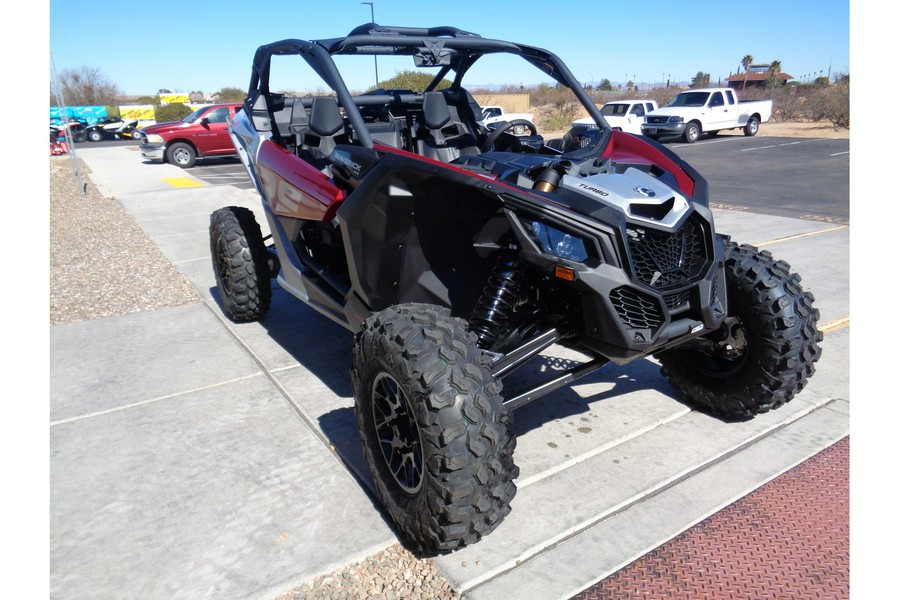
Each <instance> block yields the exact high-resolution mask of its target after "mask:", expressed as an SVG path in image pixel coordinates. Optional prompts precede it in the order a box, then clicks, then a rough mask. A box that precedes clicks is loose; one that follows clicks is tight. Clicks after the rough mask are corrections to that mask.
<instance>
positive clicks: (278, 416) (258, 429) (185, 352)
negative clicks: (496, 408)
mask: <svg viewBox="0 0 900 600" xmlns="http://www.w3.org/2000/svg"><path fill="white" fill-rule="evenodd" d="M136 150H137V149H136V147H135V148H132V147H124V146H123V147H117V148H86V149H80V150H79V157H80V158H81V159H83V160H84V161H85V163H86V164H87V165H88V166H89V168H90V169H91V175H90V178H91V180H92V181H93V182H94V183H95V184H96V185H97V187H98V188H100V190H101V191H102V192H103V193H105V194H107V195H109V196H114V197H115V198H117V199H118V200H119V202H120V203H121V204H122V205H123V206H124V207H125V209H126V210H127V211H128V212H129V213H130V214H131V215H132V216H133V217H134V218H135V220H136V221H137V222H138V224H139V225H140V226H141V227H142V228H143V229H144V230H145V231H146V232H147V234H148V235H149V236H150V237H151V239H153V240H154V242H155V243H156V244H157V245H158V246H159V247H160V249H161V250H162V252H163V253H164V254H165V255H166V256H167V257H168V258H169V259H170V260H171V261H172V262H173V263H174V264H175V265H176V266H177V267H178V268H179V269H180V270H181V271H182V272H183V273H184V274H185V276H186V277H187V278H188V280H189V281H190V282H191V283H192V284H193V286H194V287H195V288H196V289H197V291H198V292H199V294H200V295H201V297H202V299H203V302H202V303H197V304H194V305H188V306H182V307H178V308H170V309H163V310H156V311H150V312H144V313H137V314H132V315H127V316H123V317H113V318H106V319H97V320H93V321H85V322H80V323H75V324H71V325H59V326H54V327H51V331H50V336H51V356H50V358H51V386H50V392H51V399H50V400H51V405H50V413H51V424H50V441H51V448H50V450H51V462H50V493H51V496H50V501H51V515H50V517H51V520H50V559H51V573H50V591H51V597H53V598H110V597H129V596H135V597H142V598H204V597H219V598H272V597H274V596H275V595H276V594H277V593H278V592H281V591H285V590H287V589H289V588H290V587H291V586H293V585H296V584H298V583H300V582H302V581H304V580H306V579H309V578H311V577H313V576H314V575H317V574H321V573H324V572H328V571H330V570H332V569H333V568H336V567H340V566H343V565H346V564H349V563H352V562H355V561H357V560H360V559H362V558H363V557H365V556H368V555H370V554H372V553H374V552H376V551H378V550H381V549H383V548H386V547H387V546H389V545H390V544H392V543H394V542H395V541H396V538H395V537H394V535H393V533H392V531H391V529H390V526H389V525H388V524H387V523H386V521H385V518H384V517H383V516H382V514H381V511H380V509H379V508H378V507H377V506H376V505H375V504H374V503H373V501H372V499H371V498H372V497H371V495H370V493H369V491H368V489H367V487H368V486H370V478H369V475H368V472H367V470H366V468H365V465H364V463H363V460H362V455H361V450H360V448H359V441H358V436H357V433H356V425H355V419H354V417H353V412H352V406H353V400H352V394H351V390H350V383H349V375H348V373H349V365H350V351H351V346H352V336H351V335H350V334H349V333H348V332H347V331H346V330H344V329H343V328H341V327H339V326H337V325H335V324H333V323H332V322H331V321H329V320H327V319H326V318H324V317H321V316H319V315H318V314H317V313H315V312H313V311H312V310H310V309H308V308H307V307H306V306H304V305H303V304H302V303H301V302H299V301H297V300H296V299H294V298H293V297H290V296H289V295H288V294H287V293H285V292H283V291H281V290H278V289H277V288H276V289H275V291H274V297H273V303H272V309H271V311H270V313H269V315H268V316H267V317H266V318H265V319H263V320H262V321H261V322H259V323H250V324H242V325H236V324H234V323H231V322H230V321H228V320H227V319H225V318H224V317H223V316H222V314H221V311H220V309H219V307H218V304H217V303H216V301H215V300H214V287H215V282H214V277H213V272H212V269H211V262H210V257H209V247H208V244H209V242H208V224H209V214H210V213H211V212H212V211H213V210H215V209H217V208H220V207H222V206H226V205H241V206H246V207H248V208H250V209H253V210H254V211H256V212H257V214H259V210H260V207H259V199H258V197H257V195H256V194H255V193H252V192H246V191H241V190H238V189H236V188H233V187H229V186H201V187H195V188H175V187H173V186H172V185H170V184H169V183H166V182H165V181H164V180H166V179H169V178H184V177H186V176H187V177H189V176H190V171H182V170H181V169H178V168H176V167H172V166H169V165H151V164H144V163H143V162H142V161H141V159H140V156H139V153H137V151H136ZM716 218H717V226H718V229H719V230H720V231H722V232H724V233H729V234H731V235H732V236H733V237H734V239H735V240H736V241H739V242H748V243H754V244H757V245H764V247H767V248H769V249H771V250H772V252H773V253H774V254H775V255H776V256H777V257H778V258H782V259H784V260H786V261H787V262H789V263H791V265H792V266H793V268H794V269H795V270H796V271H797V272H799V273H801V274H802V275H803V278H804V284H805V285H806V286H807V288H808V289H810V290H811V291H812V292H813V293H814V294H815V296H816V299H817V303H816V304H817V307H818V308H819V310H820V311H821V314H822V318H821V324H827V323H829V322H833V321H838V320H840V319H843V318H846V317H848V316H849V289H848V288H849V229H848V228H835V227H833V226H831V225H829V224H827V223H819V222H813V221H806V220H796V219H785V218H779V217H768V216H761V215H755V214H748V213H735V212H729V211H718V212H717V213H716ZM259 220H260V222H261V224H262V225H263V228H264V230H265V223H264V220H263V219H259ZM801 234H806V237H802V236H801ZM796 236H801V237H796ZM812 247H815V252H812V251H810V248H812ZM580 359H581V357H580V356H578V355H577V354H575V353H572V352H570V351H567V350H565V349H562V348H558V347H553V348H551V349H550V350H549V351H547V352H545V353H544V355H543V356H542V357H540V358H539V359H538V361H539V364H538V366H539V368H540V370H541V371H543V372H544V376H546V372H547V371H553V370H556V369H560V368H565V366H566V365H567V364H569V363H570V362H571V361H573V360H580ZM848 364H849V331H848V330H847V329H841V330H838V331H836V332H834V333H829V334H828V335H826V338H825V342H824V344H823V356H822V360H821V361H820V363H819V364H818V369H817V373H816V375H815V376H814V377H813V378H812V380H811V381H810V384H809V385H808V387H807V389H805V390H804V391H803V393H802V394H800V395H799V396H798V397H797V398H796V399H795V400H794V401H793V402H791V403H790V404H789V405H787V406H785V407H784V408H782V409H780V410H777V411H774V412H772V413H768V414H766V415H762V416H760V417H759V418H757V419H754V420H752V421H750V422H748V423H739V424H729V423H722V422H721V421H718V420H716V419H712V418H710V417H707V416H705V415H702V414H699V413H697V412H694V411H691V410H690V409H689V408H688V407H686V406H685V405H683V404H681V403H680V402H679V401H678V400H677V399H676V395H675V392H674V390H673V389H672V388H670V387H669V386H668V384H667V382H666V381H665V379H663V378H662V377H661V376H660V375H659V372H658V366H657V365H656V364H655V363H653V362H652V361H650V360H643V361H638V362H636V363H632V364H630V365H627V366H624V367H618V366H609V367H606V368H604V369H602V370H601V371H599V372H598V373H596V374H594V375H593V376H590V377H587V378H585V379H584V380H581V381H579V382H578V383H576V385H574V386H573V387H571V388H567V389H563V390H560V391H558V392H556V393H554V394H553V395H551V396H549V397H548V398H545V399H543V400H542V401H539V402H535V403H533V404H530V405H527V406H525V407H523V408H522V409H520V410H519V411H517V412H516V415H515V421H516V425H515V432H516V435H517V438H518V446H517V450H516V462H517V464H518V465H519V466H520V468H521V476H520V478H519V479H518V480H517V483H518V485H519V493H518V495H517V497H516V499H515V500H514V501H513V510H512V513H511V514H510V516H509V517H508V518H507V519H506V521H505V522H504V523H503V524H502V525H501V526H500V527H499V528H498V529H497V530H496V531H495V532H494V533H492V534H491V535H490V536H488V537H487V538H485V539H484V540H483V541H481V542H480V543H478V544H476V545H474V546H472V547H470V548H467V549H464V550H462V551H459V552H456V553H454V554H451V555H448V556H444V557H441V558H439V559H438V560H437V565H438V566H439V568H440V569H441V570H442V571H443V573H444V574H445V575H446V576H447V577H448V578H449V579H450V581H451V582H452V583H453V584H454V587H455V588H456V589H457V590H458V591H460V592H461V593H463V594H464V595H465V596H466V597H469V598H548V599H552V598H567V597H570V596H571V595H573V594H575V593H577V592H579V591H580V590H582V589H584V588H585V587H587V586H589V585H591V584H592V583H594V582H596V581H597V580H598V579H600V578H602V577H604V576H606V575H608V574H610V573H612V572H614V571H615V570H617V569H618V568H620V567H621V566H623V565H625V564H628V563H629V562H631V561H632V560H634V559H635V558H637V557H639V556H641V555H642V554H644V553H645V552H647V551H648V550H650V549H652V548H654V547H656V546H658V545H660V544H661V543H662V542H665V541H666V540H668V539H671V538H672V537H673V536H674V535H677V534H678V533H680V532H681V531H684V530H685V529H687V528H688V527H690V526H691V525H693V524H695V523H697V522H699V521H700V520H702V519H703V518H705V517H706V516H709V515H710V514H712V513H714V512H716V511H717V510H719V509H720V508H722V507H723V506H725V505H727V504H729V503H730V502H732V501H733V500H735V499H737V498H740V497H742V496H743V495H745V494H746V493H748V492H749V491H751V490H753V489H755V488H757V487H758V486H759V485H761V484H762V483H765V482H766V481H769V480H771V479H772V478H774V477H776V476H778V475H779V474H781V473H783V472H784V471H786V470H788V469H790V468H791V467H793V466H794V465H796V464H798V463H800V462H802V461H803V460H804V459H806V458H808V457H809V456H812V455H813V454H815V453H816V452H818V451H819V450H821V449H823V448H825V447H827V446H829V445H830V444H832V443H833V442H835V441H837V440H839V439H841V438H842V437H844V436H846V435H847V434H848V432H849V416H848V413H849V372H848ZM532 371H533V370H532ZM532 375H534V373H532ZM520 377H526V375H521V376H520ZM507 387H510V388H514V387H517V386H516V382H514V381H509V382H507Z"/></svg>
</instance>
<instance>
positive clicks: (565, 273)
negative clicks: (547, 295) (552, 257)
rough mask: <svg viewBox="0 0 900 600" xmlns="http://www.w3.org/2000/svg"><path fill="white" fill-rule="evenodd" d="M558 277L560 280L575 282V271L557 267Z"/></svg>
mask: <svg viewBox="0 0 900 600" xmlns="http://www.w3.org/2000/svg"><path fill="white" fill-rule="evenodd" d="M556 277H557V278H558V279H565V280H566V281H575V271H573V270H572V269H570V268H569V267H561V266H559V265H556Z"/></svg>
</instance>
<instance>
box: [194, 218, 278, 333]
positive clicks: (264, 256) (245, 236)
mask: <svg viewBox="0 0 900 600" xmlns="http://www.w3.org/2000/svg"><path fill="white" fill-rule="evenodd" d="M209 249H210V252H211V254H212V264H213V272H214V273H215V275H216V286H217V287H218V289H219V300H220V301H221V302H222V309H223V311H224V312H225V314H226V316H228V318H229V319H231V320H232V321H235V322H237V323H245V322H248V321H256V320H259V319H261V318H262V317H263V316H265V314H266V313H267V312H268V311H269V304H270V302H271V300H272V281H271V274H270V272H269V261H268V251H267V250H266V247H265V243H264V242H263V237H262V232H261V231H260V229H259V224H258V223H257V222H256V218H255V217H254V216H253V212H252V211H251V210H249V209H246V208H243V207H240V206H229V207H226V208H220V209H219V210H217V211H215V212H214V213H212V215H211V216H210V220H209Z"/></svg>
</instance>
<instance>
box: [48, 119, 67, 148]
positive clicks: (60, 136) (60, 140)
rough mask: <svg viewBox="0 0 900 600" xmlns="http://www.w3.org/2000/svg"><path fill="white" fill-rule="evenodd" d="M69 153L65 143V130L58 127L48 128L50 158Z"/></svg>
mask: <svg viewBox="0 0 900 600" xmlns="http://www.w3.org/2000/svg"><path fill="white" fill-rule="evenodd" d="M68 151H69V144H68V142H66V135H65V130H63V129H60V128H59V127H54V126H53V125H51V126H50V156H56V155H59V154H65V153H66V152H68Z"/></svg>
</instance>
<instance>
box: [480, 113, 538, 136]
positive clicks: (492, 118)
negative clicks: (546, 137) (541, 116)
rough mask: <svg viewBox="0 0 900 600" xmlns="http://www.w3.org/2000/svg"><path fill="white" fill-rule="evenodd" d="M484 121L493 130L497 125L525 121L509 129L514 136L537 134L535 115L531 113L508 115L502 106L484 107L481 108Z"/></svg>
mask: <svg viewBox="0 0 900 600" xmlns="http://www.w3.org/2000/svg"><path fill="white" fill-rule="evenodd" d="M481 115H482V119H481V120H482V121H483V122H484V124H485V125H486V126H487V127H488V128H492V127H493V126H494V125H495V124H497V123H503V122H512V121H524V122H523V123H517V124H516V125H513V126H512V128H510V129H509V132H510V133H512V134H513V135H525V132H526V131H527V132H531V133H532V134H534V133H537V130H536V129H535V127H534V115H533V114H531V113H508V112H505V111H504V110H503V107H502V106H483V107H481Z"/></svg>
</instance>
